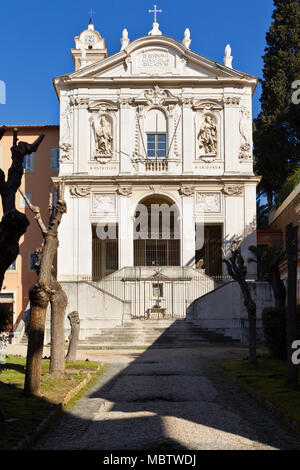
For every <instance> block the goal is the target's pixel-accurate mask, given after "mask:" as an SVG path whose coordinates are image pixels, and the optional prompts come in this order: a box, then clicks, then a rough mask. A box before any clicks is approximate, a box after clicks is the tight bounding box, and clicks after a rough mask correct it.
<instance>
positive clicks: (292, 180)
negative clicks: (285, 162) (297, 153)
mask: <svg viewBox="0 0 300 470" xmlns="http://www.w3.org/2000/svg"><path fill="white" fill-rule="evenodd" d="M299 183H300V167H299V168H297V169H296V170H295V171H294V172H293V173H292V174H291V175H290V176H289V177H288V178H287V180H286V181H285V183H284V184H283V186H282V188H281V190H280V191H279V193H278V195H277V196H276V199H275V204H276V207H279V206H280V205H281V204H282V203H283V201H284V200H285V199H286V198H287V197H288V196H289V195H290V194H291V192H292V191H293V190H294V189H295V188H296V186H298V184H299Z"/></svg>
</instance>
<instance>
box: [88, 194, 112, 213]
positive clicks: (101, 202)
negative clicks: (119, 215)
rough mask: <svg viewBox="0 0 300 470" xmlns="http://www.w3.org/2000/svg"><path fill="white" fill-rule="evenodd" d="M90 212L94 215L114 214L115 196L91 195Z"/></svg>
mask: <svg viewBox="0 0 300 470" xmlns="http://www.w3.org/2000/svg"><path fill="white" fill-rule="evenodd" d="M92 211H93V213H94V214H101V213H103V212H112V213H115V212H116V196H115V194H105V193H93V196H92Z"/></svg>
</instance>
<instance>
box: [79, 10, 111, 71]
mask: <svg viewBox="0 0 300 470" xmlns="http://www.w3.org/2000/svg"><path fill="white" fill-rule="evenodd" d="M74 40H75V49H71V53H72V56H73V60H74V64H75V71H76V70H79V69H81V68H83V67H86V66H87V65H90V64H92V63H93V62H97V61H99V60H103V59H105V58H106V57H107V49H106V46H105V39H104V38H102V37H101V35H100V33H99V31H96V30H95V28H94V25H93V20H92V16H91V18H90V22H89V25H88V29H85V30H84V31H82V33H81V34H80V35H79V36H75V38H74Z"/></svg>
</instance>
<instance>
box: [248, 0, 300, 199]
mask: <svg viewBox="0 0 300 470" xmlns="http://www.w3.org/2000/svg"><path fill="white" fill-rule="evenodd" d="M274 5H275V10H274V12H273V22H272V24H271V26H270V30H269V32H268V33H267V35H266V41H267V47H266V49H265V55H264V56H263V60H264V68H263V80H261V85H262V96H261V99H260V101H261V107H262V111H261V113H260V114H259V116H258V118H257V119H256V120H255V122H254V154H255V171H256V173H257V174H259V175H261V176H262V180H261V183H260V189H261V190H262V191H263V192H264V193H266V195H267V197H268V204H269V206H271V205H272V204H273V201H274V196H276V195H277V194H278V193H279V191H280V189H281V187H282V185H283V183H284V182H285V180H286V178H287V177H288V176H289V175H290V174H291V173H292V172H293V171H294V170H295V167H296V166H297V165H298V164H299V162H300V104H297V103H294V102H293V100H292V96H293V93H295V89H294V88H293V83H294V82H295V81H297V80H300V1H299V0H274ZM294 101H295V100H294Z"/></svg>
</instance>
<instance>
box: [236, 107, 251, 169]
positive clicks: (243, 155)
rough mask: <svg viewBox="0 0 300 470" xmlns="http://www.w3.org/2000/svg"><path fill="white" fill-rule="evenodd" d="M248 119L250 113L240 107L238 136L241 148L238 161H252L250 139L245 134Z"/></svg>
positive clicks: (246, 133)
mask: <svg viewBox="0 0 300 470" xmlns="http://www.w3.org/2000/svg"><path fill="white" fill-rule="evenodd" d="M249 119H250V113H249V111H248V109H247V108H246V107H245V106H242V108H241V116H240V124H239V128H240V134H241V147H240V155H239V158H240V160H243V161H245V160H246V161H247V160H252V151H251V144H250V138H249V136H248V132H247V128H248V121H249Z"/></svg>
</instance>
